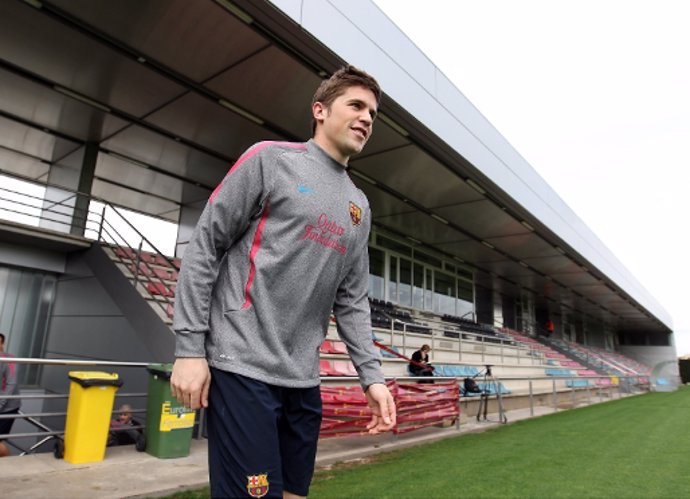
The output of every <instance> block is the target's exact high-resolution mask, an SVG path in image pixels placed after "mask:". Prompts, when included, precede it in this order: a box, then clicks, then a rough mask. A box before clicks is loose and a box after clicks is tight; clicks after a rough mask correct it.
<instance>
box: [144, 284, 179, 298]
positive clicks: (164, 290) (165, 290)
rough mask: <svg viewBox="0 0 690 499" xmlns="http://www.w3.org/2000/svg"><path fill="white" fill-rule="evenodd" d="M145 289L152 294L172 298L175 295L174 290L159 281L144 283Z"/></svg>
mask: <svg viewBox="0 0 690 499" xmlns="http://www.w3.org/2000/svg"><path fill="white" fill-rule="evenodd" d="M146 290H147V291H148V292H149V293H151V294H152V295H160V296H166V297H168V298H172V297H174V296H175V292H174V290H172V289H170V288H169V287H168V286H166V285H165V284H162V283H160V282H149V283H148V284H147V285H146Z"/></svg>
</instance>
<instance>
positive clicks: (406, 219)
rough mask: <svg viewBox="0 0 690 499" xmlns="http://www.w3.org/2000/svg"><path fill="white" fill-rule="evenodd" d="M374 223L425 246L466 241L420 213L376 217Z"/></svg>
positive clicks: (453, 231)
mask: <svg viewBox="0 0 690 499" xmlns="http://www.w3.org/2000/svg"><path fill="white" fill-rule="evenodd" d="M376 221H377V222H379V223H381V224H383V225H385V226H387V227H390V228H392V229H395V230H397V231H399V232H401V233H403V234H405V235H407V236H411V237H414V238H415V239H418V240H420V241H422V242H423V243H425V244H432V245H437V244H438V243H439V242H448V241H459V240H463V239H466V238H465V236H464V235H463V234H461V233H459V232H458V231H456V230H455V229H453V228H451V227H448V226H447V225H444V224H442V223H441V222H437V221H436V220H434V219H433V218H431V217H430V216H428V215H426V214H425V213H421V212H414V213H407V214H405V215H391V216H387V217H376Z"/></svg>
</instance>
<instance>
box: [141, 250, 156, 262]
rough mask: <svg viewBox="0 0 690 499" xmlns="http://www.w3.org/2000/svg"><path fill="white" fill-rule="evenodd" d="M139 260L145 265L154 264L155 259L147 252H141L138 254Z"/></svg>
mask: <svg viewBox="0 0 690 499" xmlns="http://www.w3.org/2000/svg"><path fill="white" fill-rule="evenodd" d="M139 259H140V260H141V261H142V262H146V263H156V257H155V256H154V254H153V253H149V252H148V251H141V252H140V253H139Z"/></svg>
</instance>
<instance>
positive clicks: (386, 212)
mask: <svg viewBox="0 0 690 499" xmlns="http://www.w3.org/2000/svg"><path fill="white" fill-rule="evenodd" d="M351 178H352V181H353V182H354V183H355V185H356V186H357V187H359V188H360V189H361V190H362V192H364V194H366V196H367V198H368V199H369V206H370V207H371V215H372V218H373V219H374V220H378V219H379V218H383V217H388V216H391V215H403V214H406V213H414V212H415V211H416V210H415V209H414V208H412V207H410V205H409V204H406V203H403V202H402V201H401V200H399V199H398V198H397V197H395V196H392V195H391V194H388V193H387V192H386V191H383V190H381V189H379V188H378V187H376V186H374V185H371V184H370V183H368V182H365V181H363V180H360V179H358V178H357V177H356V176H354V175H352V176H351Z"/></svg>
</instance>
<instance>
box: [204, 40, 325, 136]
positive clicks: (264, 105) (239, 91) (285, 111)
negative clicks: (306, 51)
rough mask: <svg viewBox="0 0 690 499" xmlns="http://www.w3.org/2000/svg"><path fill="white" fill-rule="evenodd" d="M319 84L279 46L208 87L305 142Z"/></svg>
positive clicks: (260, 54)
mask: <svg viewBox="0 0 690 499" xmlns="http://www.w3.org/2000/svg"><path fill="white" fill-rule="evenodd" d="M267 73H268V74H269V75H270V77H269V78H267V77H266V75H267ZM319 82H320V80H319V77H318V76H317V75H315V74H314V73H312V72H311V71H309V70H307V69H306V68H305V67H304V66H302V65H300V64H298V63H297V62H296V61H295V60H294V59H293V58H292V57H290V56H288V55H287V54H285V53H284V52H282V51H280V50H278V49H277V48H276V47H268V48H267V49H266V50H263V51H261V52H259V53H258V54H256V55H254V56H253V57H251V58H249V59H246V60H244V61H242V62H241V63H240V64H237V65H236V66H234V67H232V68H231V69H229V70H227V71H225V72H223V73H222V74H220V75H219V76H218V77H216V78H214V79H212V80H210V81H209V82H208V83H206V84H205V86H206V87H208V88H209V89H211V90H213V91H214V92H216V93H218V94H220V95H222V96H223V97H225V98H226V99H228V100H229V101H230V102H235V103H239V102H241V103H242V106H243V107H244V108H245V109H246V110H248V111H250V112H252V113H254V114H255V115H257V116H259V117H260V118H262V119H264V120H265V121H269V122H272V123H279V124H280V127H281V128H283V129H285V130H287V131H288V132H291V133H292V134H293V135H294V136H296V137H298V138H299V139H300V140H306V139H307V138H309V137H311V125H310V123H311V121H310V120H311V110H310V103H311V98H312V95H313V93H314V90H315V89H316V87H318V85H319Z"/></svg>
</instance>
